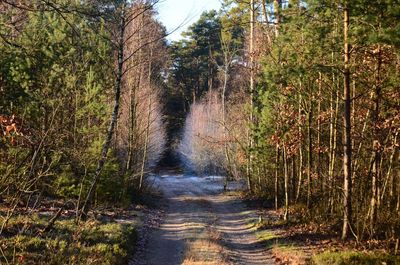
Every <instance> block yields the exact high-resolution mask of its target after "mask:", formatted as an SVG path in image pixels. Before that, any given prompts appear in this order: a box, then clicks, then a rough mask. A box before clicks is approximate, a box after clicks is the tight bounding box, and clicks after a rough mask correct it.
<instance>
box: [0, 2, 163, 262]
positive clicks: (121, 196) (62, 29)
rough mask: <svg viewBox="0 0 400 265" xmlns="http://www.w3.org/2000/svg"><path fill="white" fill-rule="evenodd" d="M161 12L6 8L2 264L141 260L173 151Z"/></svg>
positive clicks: (135, 6)
mask: <svg viewBox="0 0 400 265" xmlns="http://www.w3.org/2000/svg"><path fill="white" fill-rule="evenodd" d="M156 3H157V1H69V0H60V1H30V0H29V1H25V0H21V1H0V11H1V13H0V36H1V42H0V54H1V55H0V203H1V208H0V217H1V218H0V263H1V264H17V263H21V264H126V263H127V261H128V259H129V257H130V256H131V255H132V254H133V247H134V246H135V238H136V237H137V235H136V234H137V228H138V227H140V219H141V218H140V216H139V215H138V214H137V213H136V212H135V211H133V210H129V209H135V208H132V207H130V206H131V204H132V202H133V201H134V200H135V201H136V202H138V201H140V198H141V196H142V194H144V193H147V187H145V184H144V183H145V179H146V176H147V175H148V173H149V172H150V170H151V169H152V168H154V167H155V165H156V164H157V162H158V161H159V160H160V158H161V156H162V153H163V151H164V146H165V143H166V138H165V122H164V120H163V117H162V114H161V111H162V103H161V100H160V98H161V96H162V95H161V90H162V88H163V82H162V79H161V72H162V71H163V70H165V68H166V61H167V60H166V59H165V58H166V56H167V53H166V44H165V39H164V37H165V36H166V32H165V29H164V27H163V26H162V25H161V24H160V22H158V21H157V19H156V18H155V16H156V11H155V9H154V6H155V4H156ZM144 58H145V60H144ZM124 210H127V211H128V215H127V216H125V215H123V214H122V215H121V212H123V211H124ZM108 215H110V216H108ZM107 216H108V217H107ZM117 220H118V221H117ZM121 220H122V221H123V222H122V221H121Z"/></svg>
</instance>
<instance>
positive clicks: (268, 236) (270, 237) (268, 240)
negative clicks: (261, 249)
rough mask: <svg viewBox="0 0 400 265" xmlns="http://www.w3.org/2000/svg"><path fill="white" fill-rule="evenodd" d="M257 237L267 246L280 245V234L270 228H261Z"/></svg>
mask: <svg viewBox="0 0 400 265" xmlns="http://www.w3.org/2000/svg"><path fill="white" fill-rule="evenodd" d="M256 237H257V238H258V239H259V240H260V241H261V242H262V243H263V244H264V245H265V246H266V247H272V246H275V245H279V239H280V236H279V235H276V234H275V233H273V232H271V231H269V230H260V231H257V232H256Z"/></svg>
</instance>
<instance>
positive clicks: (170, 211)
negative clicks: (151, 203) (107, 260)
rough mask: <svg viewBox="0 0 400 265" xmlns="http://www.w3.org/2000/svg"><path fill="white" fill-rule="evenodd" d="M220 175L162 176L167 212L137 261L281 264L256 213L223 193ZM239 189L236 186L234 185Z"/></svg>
mask: <svg viewBox="0 0 400 265" xmlns="http://www.w3.org/2000/svg"><path fill="white" fill-rule="evenodd" d="M221 181H222V180H221V179H219V178H212V177H207V178H200V177H195V176H187V175H162V176H157V177H155V178H154V182H155V185H156V187H158V188H159V189H160V190H161V191H162V192H163V194H164V199H163V200H165V201H162V202H160V203H165V205H166V208H165V216H164V217H163V222H162V223H161V225H160V226H159V227H158V228H155V229H152V231H150V233H149V235H148V238H147V240H146V246H145V247H144V248H142V249H143V251H141V253H138V254H137V255H138V256H137V257H136V261H135V262H132V263H131V264H134V265H179V264H186V265H190V264H199V265H200V264H204V265H206V264H209V265H211V264H218V265H224V264H243V265H252V264H267V265H268V264H275V263H274V259H273V258H272V255H271V253H270V252H269V251H268V250H265V247H264V246H263V245H262V244H260V243H259V242H258V240H257V238H256V237H255V235H254V231H253V225H254V223H255V222H256V220H257V214H256V213H255V212H254V211H249V210H247V209H246V207H245V205H244V204H243V203H242V202H241V201H240V200H239V199H237V198H236V197H235V196H229V195H226V194H224V193H223V192H222V183H221ZM231 188H233V187H231Z"/></svg>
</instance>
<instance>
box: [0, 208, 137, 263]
mask: <svg viewBox="0 0 400 265" xmlns="http://www.w3.org/2000/svg"><path fill="white" fill-rule="evenodd" d="M50 218H51V217H49V216H43V215H42V216H39V215H38V214H34V215H29V216H28V215H18V216H16V217H14V218H12V219H11V220H10V221H9V223H8V225H7V227H6V229H5V230H4V231H3V235H2V237H0V247H1V249H0V264H126V263H127V261H128V258H129V254H131V253H132V252H133V248H134V246H135V242H136V239H137V234H136V226H137V223H135V222H129V223H124V224H122V223H118V222H116V221H113V220H107V221H99V220H89V221H87V222H84V223H80V224H79V225H77V224H76V223H75V222H74V219H73V218H63V219H60V220H59V221H56V222H55V224H54V227H53V229H52V230H51V231H49V232H47V233H43V234H41V233H40V231H41V229H43V228H44V227H45V226H46V224H47V222H48V221H49V219H50Z"/></svg>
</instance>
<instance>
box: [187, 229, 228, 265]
mask: <svg viewBox="0 0 400 265" xmlns="http://www.w3.org/2000/svg"><path fill="white" fill-rule="evenodd" d="M220 239H221V234H220V232H218V231H217V230H215V229H214V228H212V227H207V228H206V229H205V232H204V233H203V235H202V236H200V238H199V239H196V240H194V241H188V242H186V250H185V257H184V261H183V263H182V264H183V265H229V263H227V262H226V258H225V256H224V248H223V247H222V246H221V245H220V244H219V241H220Z"/></svg>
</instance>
